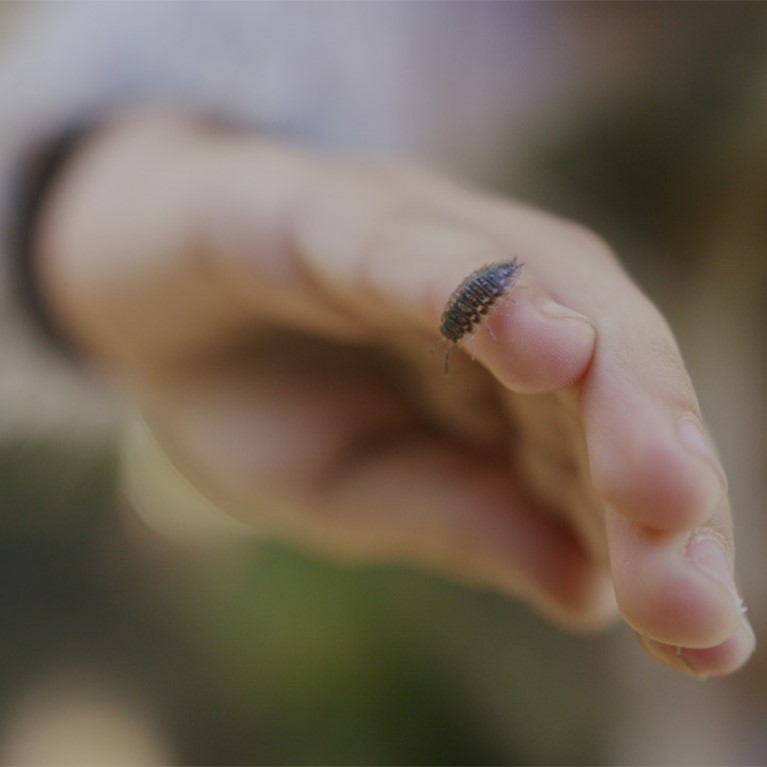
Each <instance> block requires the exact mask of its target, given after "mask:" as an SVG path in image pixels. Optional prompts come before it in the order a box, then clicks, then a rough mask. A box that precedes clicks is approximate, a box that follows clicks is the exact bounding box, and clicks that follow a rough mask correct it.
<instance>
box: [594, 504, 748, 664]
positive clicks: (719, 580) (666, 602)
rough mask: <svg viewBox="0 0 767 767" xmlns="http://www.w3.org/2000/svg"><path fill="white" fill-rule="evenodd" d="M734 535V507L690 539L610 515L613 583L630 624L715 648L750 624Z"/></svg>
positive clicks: (681, 643) (679, 643)
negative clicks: (738, 573) (740, 586)
mask: <svg viewBox="0 0 767 767" xmlns="http://www.w3.org/2000/svg"><path fill="white" fill-rule="evenodd" d="M730 530H731V525H730V521H729V510H728V508H727V507H726V504H723V506H722V508H721V509H720V510H719V512H718V513H717V515H716V516H715V518H714V519H713V520H712V521H711V522H710V523H709V524H708V525H706V526H704V527H701V528H698V529H696V530H694V531H692V532H686V533H665V532H660V531H653V530H649V529H647V528H644V527H641V526H640V525H637V524H636V523H635V522H633V521H632V520H629V519H626V518H625V517H624V516H622V515H620V514H617V513H614V512H609V513H608V515H607V539H608V547H609V550H610V560H611V563H612V571H613V581H614V584H615V593H616V598H617V600H618V604H619V605H620V608H621V612H622V613H623V615H624V617H625V619H626V621H627V622H628V623H629V624H630V625H631V626H632V627H633V628H634V629H635V630H636V631H637V632H638V633H640V634H642V635H643V636H645V637H647V638H648V639H650V640H653V641H655V642H656V643H660V644H665V645H671V646H674V647H682V648H692V649H707V648H714V647H717V646H719V645H722V643H725V642H727V641H728V640H730V639H731V638H732V637H733V636H735V635H736V633H737V632H738V631H739V630H740V629H741V628H742V624H743V623H744V620H745V618H744V615H743V603H742V600H741V599H740V596H739V594H738V590H737V587H736V585H735V580H734V577H733V558H734V557H733V545H732V539H731V533H730ZM741 649H742V648H741Z"/></svg>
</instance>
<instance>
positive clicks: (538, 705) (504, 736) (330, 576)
mask: <svg viewBox="0 0 767 767" xmlns="http://www.w3.org/2000/svg"><path fill="white" fill-rule="evenodd" d="M115 469H116V459H115V455H114V454H113V453H112V452H111V451H109V450H100V451H99V450H79V451H78V450H73V448H72V446H70V445H51V444H45V443H28V444H19V443H14V444H6V445H4V446H2V448H0V506H1V507H2V509H3V513H2V515H0V609H1V610H2V615H3V616H4V621H3V623H4V628H3V631H2V632H0V657H2V658H3V659H4V661H3V663H2V664H0V713H1V712H2V711H7V710H8V706H9V704H10V703H11V702H12V701H13V700H14V698H15V696H16V695H17V694H18V692H19V691H20V690H22V689H23V688H24V685H25V684H26V683H27V682H28V681H29V680H30V679H33V678H37V677H40V676H41V675H42V676H44V675H45V673H46V671H47V670H55V669H56V667H57V666H58V665H59V664H61V663H65V662H67V661H78V662H80V663H84V664H86V665H88V666H91V667H95V668H97V669H99V670H100V671H101V672H102V673H105V674H107V675H109V676H112V677H114V678H115V679H116V680H118V681H121V682H122V683H124V684H127V685H129V686H130V687H131V688H133V689H135V690H137V691H138V692H140V693H141V696H142V697H143V698H144V699H146V700H149V701H151V702H152V710H153V711H154V712H156V716H157V717H158V719H159V721H160V722H161V724H162V726H163V727H164V728H165V730H166V731H167V732H168V733H169V734H170V737H171V742H172V743H173V744H174V746H175V748H176V751H177V753H178V754H179V761H180V762H181V763H184V764H213V763H218V764H220V763H227V764H403V763H411V764H480V763H481V764H522V763H558V762H562V761H567V762H568V763H572V764H578V763H581V764H591V763H596V762H597V761H598V755H599V754H598V747H599V730H598V722H599V720H600V718H601V717H600V715H599V711H600V709H601V707H602V705H603V701H602V700H601V698H600V695H599V693H598V690H599V685H598V684H597V681H598V676H599V665H598V663H597V661H596V659H595V656H594V654H593V652H592V651H593V650H594V649H595V646H597V647H598V642H596V645H594V644H591V645H588V647H587V644H588V643H585V642H583V640H577V639H574V638H568V637H564V636H562V635H561V634H560V633H559V632H557V631H555V630H554V629H550V628H548V627H546V626H545V625H544V624H543V622H542V621H539V620H538V619H536V618H535V617H533V616H532V615H530V614H529V613H528V612H527V611H526V610H525V609H524V608H520V607H517V606H514V605H513V604H511V603H510V602H509V601H507V600H505V599H503V598H501V597H498V596H495V595H492V594H488V593H483V592H478V591H474V590H471V589H467V588H463V587H461V586H458V585H455V584H450V583H448V582H445V581H442V580H441V579H439V578H436V577H431V576H429V575H426V574H422V573H416V572H411V571H408V570H405V569H401V568H397V567H384V566H381V567H367V568H349V567H343V566H340V565H335V564H332V563H329V562H327V561H323V560H319V559H316V558H314V557H312V556H310V555H308V554H305V553H301V552H297V551H294V550H292V549H290V548H287V547H283V546H280V545H277V544H271V543H266V542H260V541H255V542H254V541H243V542H242V543H240V544H234V545H233V547H232V549H231V550H228V551H227V552H225V554H223V555H221V554H220V553H219V554H215V555H211V556H202V558H201V557H200V555H199V553H193V552H179V551H172V550H165V549H164V548H163V544H161V543H159V542H155V543H156V546H155V548H156V550H153V551H150V552H149V553H147V551H145V550H144V549H143V547H142V546H140V545H136V540H135V536H133V535H131V534H129V528H130V525H129V526H128V527H127V528H126V525H125V524H124V519H125V515H124V514H120V513H119V504H118V503H117V501H116V496H115V488H116V471H115ZM142 534H145V535H149V533H148V532H147V531H143V533H142ZM151 548H152V547H150V549H151ZM584 689H587V690H588V691H589V695H588V698H587V699H584V696H583V694H582V690H584Z"/></svg>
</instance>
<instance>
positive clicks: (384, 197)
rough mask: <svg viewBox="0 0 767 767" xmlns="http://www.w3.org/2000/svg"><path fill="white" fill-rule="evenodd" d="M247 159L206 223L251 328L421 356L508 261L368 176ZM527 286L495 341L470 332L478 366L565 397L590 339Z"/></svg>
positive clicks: (272, 158)
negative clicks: (456, 300) (391, 347)
mask: <svg viewBox="0 0 767 767" xmlns="http://www.w3.org/2000/svg"><path fill="white" fill-rule="evenodd" d="M242 162H245V163H246V165H245V167H246V168H250V171H249V172H243V164H242ZM242 162H240V163H238V164H236V166H234V167H232V168H230V169H229V172H228V173H221V175H223V176H224V177H225V179H226V181H225V182H218V183H217V184H216V188H218V189H219V192H218V193H217V196H218V197H219V198H222V199H224V200H226V204H217V205H216V206H214V208H213V211H214V213H213V214H211V212H208V213H206V214H205V215H203V216H201V218H203V219H205V220H207V221H208V223H207V224H206V225H205V226H204V227H203V230H204V231H205V232H206V234H205V237H204V239H205V240H206V241H207V242H208V243H209V244H208V246H207V247H206V248H205V250H206V252H217V253H219V254H221V258H220V262H219V266H221V268H222V269H223V270H224V272H226V273H227V274H228V280H227V282H228V284H229V285H230V290H231V292H233V293H234V294H235V296H236V297H235V299H234V304H235V305H236V306H239V307H241V308H242V309H241V310H242V311H245V312H247V313H249V314H250V315H251V316H252V317H254V318H256V319H257V318H260V319H262V320H265V321H269V322H271V323H278V324H281V325H288V326H292V327H297V328H301V329H302V330H306V331H308V332H312V333H314V334H317V333H321V334H325V335H326V336H327V337H330V338H334V339H349V338H360V339H364V340H367V341H369V340H379V341H380V340H385V341H391V340H392V339H399V338H402V337H410V338H417V339H419V340H420V341H421V343H422V345H423V348H424V349H427V350H428V348H429V346H431V344H432V343H433V341H432V340H430V339H434V338H437V337H439V335H438V334H439V328H440V321H441V315H442V312H443V309H444V307H445V304H446V302H447V300H448V299H449V298H450V295H451V293H452V292H453V291H454V290H455V288H456V287H457V286H458V285H459V284H460V283H461V281H462V280H463V279H464V278H465V277H466V276H467V275H469V274H471V273H472V272H473V271H474V270H476V269H478V268H479V267H482V266H484V265H486V264H488V263H490V262H493V261H509V260H511V259H513V258H514V257H515V255H517V254H516V253H515V252H514V250H513V249H511V248H509V247H508V246H507V245H506V244H504V243H501V242H499V241H498V240H497V238H493V237H492V236H489V235H488V234H487V233H486V232H484V231H482V230H481V229H478V228H477V227H476V226H473V225H472V226H469V225H466V224H456V223H455V222H454V221H453V220H452V218H451V217H450V216H444V215H443V214H441V213H439V212H435V211H434V210H433V206H432V205H431V203H430V201H429V200H421V199H419V200H415V199H414V198H413V196H412V194H411V193H410V190H409V188H408V186H407V184H398V183H392V182H391V181H387V180H385V179H382V177H381V176H380V174H376V173H372V172H370V170H369V169H367V168H360V167H355V166H352V165H351V164H344V163H341V162H338V161H335V162H329V161H323V160H321V159H318V158H314V157H310V156H309V157H307V156H304V155H300V154H299V153H296V152H291V151H288V150H279V149H276V148H274V149H272V150H271V151H265V152H260V153H258V152H256V153H254V152H253V148H252V147H250V150H249V152H245V153H244V157H243V160H242ZM235 168H236V172H235ZM215 211H218V213H216V212H215ZM222 265H223V266H222ZM522 282H523V283H524V289H523V290H522V289H521V290H514V291H513V295H510V296H509V298H510V299H511V300H509V301H504V302H502V305H500V304H499V306H498V307H496V308H497V309H498V311H497V312H496V313H495V314H494V316H493V317H492V318H491V319H490V321H489V323H488V324H490V325H491V326H492V327H491V328H490V330H489V331H486V328H485V325H484V323H482V326H481V327H479V326H478V328H477V333H476V355H477V356H478V358H479V359H480V360H481V361H482V362H483V363H485V364H486V365H487V366H488V367H489V368H490V369H491V370H492V371H493V372H494V373H495V374H496V375H497V376H498V377H499V378H500V379H501V380H503V382H504V383H505V384H506V385H507V386H509V387H510V388H513V389H514V390H515V391H530V392H535V391H548V390H552V389H555V388H561V387H563V386H566V385H568V384H570V383H572V382H573V381H575V380H577V379H578V378H579V377H580V376H581V375H582V374H583V371H584V370H585V369H586V367H587V366H588V364H589V361H590V359H591V356H592V354H593V348H594V331H593V328H591V327H590V325H589V324H588V322H587V321H586V320H585V319H584V318H583V317H582V316H579V315H578V313H577V312H574V311H573V310H564V309H563V308H562V307H558V306H556V305H555V304H554V303H553V302H550V301H547V296H546V295H545V291H544V289H543V287H542V286H541V285H540V284H539V283H536V282H535V279H534V275H533V274H532V273H531V274H529V275H528V273H527V271H526V270H525V269H523V271H522ZM228 292H230V291H227V293H228ZM493 334H495V336H496V339H497V340H494V339H493ZM473 349H474V346H472V349H471V350H470V351H472V350H473ZM434 367H435V373H436V372H439V365H438V360H437V359H435V366H434Z"/></svg>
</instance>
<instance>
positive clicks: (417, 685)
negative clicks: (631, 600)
mask: <svg viewBox="0 0 767 767" xmlns="http://www.w3.org/2000/svg"><path fill="white" fill-rule="evenodd" d="M174 5H175V4H169V5H168V7H171V8H172V7H173V6H174ZM196 5H203V6H205V5H206V4H205V3H202V4H196ZM288 5H289V6H291V8H292V10H290V11H289V13H292V14H294V18H293V19H292V24H293V26H294V27H295V26H296V25H297V26H301V25H302V24H308V23H309V22H308V21H307V18H308V13H309V12H308V11H307V8H306V6H304V5H302V4H300V3H298V4H288ZM321 5H322V4H321ZM397 5H399V4H397ZM410 5H411V4H404V5H403V6H402V7H405V6H410ZM428 5H429V8H428V10H427V9H426V8H425V7H424V6H422V5H420V4H414V5H413V8H415V10H413V9H412V8H411V9H409V10H398V11H386V12H383V11H381V9H380V7H378V6H377V5H376V4H362V10H361V11H359V10H358V11H355V12H354V13H356V14H357V15H359V16H363V15H365V14H367V15H368V16H369V17H370V19H371V21H370V25H371V26H370V29H375V28H376V25H377V24H378V23H379V22H381V21H382V19H380V18H378V17H379V16H382V14H383V15H386V16H387V18H388V16H392V15H394V16H396V19H395V21H393V22H392V20H391V19H389V21H386V19H383V21H386V23H391V24H392V28H396V27H397V25H398V24H402V25H405V26H403V27H402V30H403V32H402V34H403V37H402V39H403V40H404V41H405V42H407V43H408V44H410V45H411V46H412V45H414V44H415V47H416V48H417V49H418V56H417V57H416V58H415V59H408V61H409V62H411V63H413V66H415V65H416V64H418V65H419V66H420V67H421V69H419V72H421V70H423V72H425V74H422V75H419V77H420V79H418V78H417V80H418V84H419V86H420V87H421V88H422V90H421V93H422V94H425V95H422V98H421V101H418V102H417V103H418V108H417V109H416V107H415V106H414V105H415V104H416V101H415V100H413V99H411V100H410V101H408V102H407V103H409V104H410V105H411V107H412V108H411V109H410V110H408V109H404V110H402V111H400V112H398V113H395V114H394V116H393V117H392V120H395V118H396V119H397V120H398V121H399V125H400V128H398V129H397V130H393V129H392V130H390V131H389V132H388V133H386V135H385V136H384V138H380V136H378V137H377V138H376V141H378V142H379V144H380V145H381V146H383V147H384V148H386V149H394V150H399V149H402V150H403V152H404V153H407V154H415V155H418V156H419V157H422V158H425V159H426V160H427V161H428V162H431V163H432V164H434V165H437V166H442V167H445V168H446V169H447V170H450V171H452V172H453V173H454V174H458V175H462V176H464V177H466V178H467V179H469V180H471V181H473V182H477V181H481V182H482V183H483V184H484V185H485V186H487V187H490V188H493V189H495V190H496V191H498V192H501V193H503V194H508V195H510V196H514V197H517V198H520V199H526V200H528V201H531V202H534V203H536V204H538V205H541V206H544V207H546V208H548V209H551V210H553V211H555V212H557V213H560V214H562V215H565V216H567V217H569V218H574V219H577V220H579V221H581V222H583V223H584V224H586V225H588V226H590V227H592V228H594V229H595V230H597V231H599V232H600V233H602V234H603V235H604V236H605V237H606V238H607V239H608V240H609V241H610V242H611V243H612V245H613V246H614V247H615V249H616V251H617V252H618V253H619V254H620V256H621V258H622V259H623V261H624V263H625V264H626V266H627V268H628V269H629V271H630V272H631V273H632V274H633V275H634V277H635V278H636V279H637V281H638V282H639V283H640V284H641V285H642V286H643V287H644V289H645V290H646V291H647V292H648V293H649V294H650V295H651V296H652V297H653V299H654V300H655V301H656V303H658V304H659V305H660V307H661V309H662V310H663V311H664V312H665V314H666V315H667V317H668V318H669V320H670V322H671V325H672V327H673V328H674V330H675V332H676V333H677V336H678V339H679V342H680V345H681V347H682V350H683V353H684V355H685V358H686V361H687V363H688V366H689V368H690V370H691V372H692V377H693V380H694V381H695V382H696V385H697V387H698V391H699V394H700V396H701V400H702V405H703V411H704V414H705V415H706V417H707V420H708V422H709V424H710V427H711V430H712V432H713V434H714V435H715V436H716V438H717V441H718V444H719V447H720V449H721V453H722V456H723V461H724V463H725V466H726V467H727V470H728V474H729V477H730V483H731V492H732V499H733V504H734V509H735V513H736V518H737V523H738V525H737V530H736V532H737V544H738V550H739V565H740V572H741V579H742V590H743V593H744V595H745V598H746V602H747V604H749V606H750V608H751V611H750V616H751V619H752V621H753V623H754V626H755V629H756V631H757V636H759V635H760V634H761V635H764V630H765V628H766V627H767V626H766V624H767V609H766V608H765V603H766V599H765V597H766V596H767V594H766V593H765V592H766V591H767V573H766V572H765V564H764V561H765V557H764V555H763V550H764V548H765V546H767V525H766V523H765V515H764V511H763V507H764V501H765V497H767V493H766V492H765V491H766V490H767V488H766V487H765V485H766V484H767V472H765V471H764V457H765V444H766V442H767V407H765V401H766V400H767V396H766V395H767V257H766V255H765V245H766V243H767V174H766V173H765V170H766V169H767V130H765V126H766V125H767V48H765V46H764V40H765V37H766V35H767V5H765V4H718V3H707V4H695V3H685V4H655V3H653V4H644V3H637V4H635V3H617V4H601V3H599V4H589V3H582V4H558V3H557V4H538V3H531V4H524V3H514V4H508V5H506V4H503V3H493V4H488V5H485V4H476V3H475V4H464V3H452V4H450V5H449V6H448V5H442V4H439V3H437V4H428ZM472 5H473V6H474V7H473V8H472V7H471V6H472ZM483 6H484V8H483ZM230 7H236V6H230ZM330 7H331V6H330V5H325V6H324V8H325V10H328V9H329V8H330ZM477 7H479V8H480V10H477ZM134 8H135V6H134ZM185 8H188V7H187V6H184V5H183V4H181V5H179V6H178V7H177V8H176V9H175V10H173V11H171V13H172V14H177V15H178V14H182V15H183V14H184V13H190V12H191V11H188V10H185ZM365 9H367V10H365ZM45 10H46V9H45V7H44V6H37V9H36V11H35V13H36V14H37V15H38V16H40V17H42V16H44V15H45ZM336 11H337V7H336ZM336 11H334V12H336ZM124 12H126V13H129V14H130V13H136V14H138V13H139V12H138V11H130V10H129V11H124ZM320 12H322V11H320ZM63 13H66V11H64V12H63ZM79 13H80V15H81V16H82V17H83V18H85V17H87V16H88V13H89V11H88V10H87V8H86V10H85V11H83V8H82V7H81V8H80V9H79ZM197 13H200V11H197ZM281 13H282V15H283V16H286V15H287V14H288V11H283V12H281ZM315 13H316V11H315ZM408 14H410V15H411V16H412V18H408V17H407V15H408ZM28 15H29V11H28V7H27V6H24V5H22V4H20V3H3V4H0V29H1V30H2V31H1V32H0V54H2V52H3V51H4V49H5V48H10V47H13V46H22V47H23V46H24V45H30V46H34V45H35V44H37V45H39V44H40V43H39V41H38V42H37V43H35V42H34V34H33V33H30V31H29V30H30V29H32V30H33V32H34V27H35V26H36V25H37V24H38V22H37V21H35V22H34V23H30V22H29V20H28V19H27V18H26V17H27V16H28ZM288 20H289V21H291V20H290V19H288ZM283 22H284V19H283ZM360 23H361V24H363V27H362V28H365V29H368V27H365V26H364V24H367V23H368V21H367V20H365V21H364V23H363V22H362V21H360ZM499 30H500V32H502V33H503V34H505V35H506V37H504V36H503V35H502V34H500V33H499ZM166 32H167V29H166ZM308 33H311V29H309V32H308ZM30 35H31V37H30V39H31V40H33V42H29V43H27V42H26V41H27V36H30ZM421 36H423V37H421ZM504 40H505V42H504ZM362 41H363V43H364V42H365V40H364V38H362ZM161 42H162V40H161ZM347 42H348V44H349V54H348V55H349V57H350V61H354V57H355V56H358V55H360V52H359V50H358V49H359V47H360V45H359V42H360V39H359V38H357V39H356V44H355V40H347ZM277 44H279V40H278V41H277ZM362 47H364V45H363V46H362ZM171 48H172V46H171ZM512 49H513V50H512ZM2 61H3V58H2V56H1V55H0V67H1V66H2ZM414 62H415V63H414ZM160 64H161V62H160ZM154 65H158V66H159V64H158V63H157V62H156V61H155V62H154ZM482 67H484V68H485V69H482ZM16 74H17V73H16V72H15V71H11V69H10V65H7V66H6V69H5V70H0V83H2V86H0V99H2V100H3V101H4V102H5V103H6V106H3V107H2V110H3V114H5V113H6V111H7V110H8V109H16V108H18V106H17V102H18V99H16V102H14V98H15V96H17V95H18V89H23V88H24V87H25V82H24V81H23V80H19V79H18V78H17V76H16ZM462 78H463V79H462ZM429 83H433V84H434V87H433V88H428V89H424V86H425V85H427V84H429ZM214 85H215V83H214ZM206 87H208V86H206ZM376 87H377V85H376V81H375V80H373V81H372V82H371V83H370V87H369V89H368V90H369V91H371V92H372V94H373V95H372V96H369V97H370V98H373V99H375V96H376V95H377V91H376ZM386 87H393V88H395V90H396V83H395V86H391V85H389V86H386ZM402 87H403V88H405V87H406V86H404V85H403V86H402ZM407 87H412V85H410V86H407ZM9 89H11V90H9ZM385 91H386V88H385V87H384V86H381V99H385V98H388V99H389V102H387V103H394V102H392V101H391V98H392V97H391V96H390V95H389V96H387V93H386V92H385ZM464 91H466V93H464ZM14 94H15V96H14ZM50 96H51V98H54V95H53V94H50ZM466 99H468V100H469V102H468V103H464V102H465V101H466ZM7 104H10V106H7ZM415 112H418V115H417V118H418V119H417V120H416V119H415V117H413V114H414V113H415ZM409 120H410V122H409ZM387 130H388V128H387ZM2 131H3V127H2V125H0V142H2V141H3V140H4V137H3V135H2ZM319 134H322V131H319ZM381 135H383V134H381ZM338 142H339V143H340V144H341V145H343V143H344V139H343V137H341V138H340V139H339V140H338ZM358 143H359V144H360V145H364V142H363V141H359V142H358ZM354 148H359V147H354ZM376 148H378V147H376ZM0 320H1V321H2V327H1V328H0V360H2V362H0V411H2V415H0V510H1V512H0V552H1V553H0V615H2V619H3V620H2V630H0V659H1V660H0V762H1V763H3V764H43V763H44V764H86V763H92V764H125V763H133V764H154V763H157V764H159V763H164V764H203V763H209V764H210V763H219V764H221V763H228V764H266V763H271V764H405V763H409V764H488V765H489V764H592V765H596V764H636V763H642V764H678V765H686V764H690V765H704V764H729V765H739V764H743V765H746V764H764V763H767V728H765V726H764V723H765V721H767V656H766V655H765V653H764V652H763V651H760V650H757V654H756V655H755V657H754V658H753V659H752V661H751V662H750V663H749V665H748V666H746V668H745V669H744V670H742V671H741V672H739V673H738V674H736V675H735V676H733V677H732V678H728V679H726V680H721V681H709V682H707V683H706V684H701V683H699V682H696V681H693V680H689V679H686V678H682V677H681V675H678V674H676V673H674V672H672V671H669V670H666V669H664V668H661V667H659V666H657V665H656V664H655V663H653V662H652V661H650V660H648V659H647V658H645V657H644V655H643V653H642V652H641V651H640V649H639V647H638V645H637V644H636V643H635V641H634V640H633V637H632V636H631V635H630V632H629V631H628V630H627V629H625V628H618V629H616V630H614V631H612V632H608V633H607V634H605V635H602V636H598V637H594V638H583V637H572V636H568V635H565V634H563V633H561V632H559V631H557V630H555V629H552V628H550V627H549V626H548V625H546V624H545V623H543V622H542V621H541V620H540V619H538V618H537V617H535V616H534V615H532V614H531V613H530V612H529V611H528V610H527V609H526V608H524V607H520V606H518V605H515V604H513V603H510V602H508V601H506V600H504V599H503V598H501V597H498V596H496V595H494V594H491V593H485V592H481V591H477V590H472V589H469V588H466V587H463V586H461V585H457V584H453V583H449V582H446V581H444V580H441V579H439V578H436V577H432V576H429V575H426V574H423V573H420V572H415V571H410V570H406V569H403V568H394V567H367V568H361V569H360V568H358V569H352V568H347V567H344V566H340V565H337V564H334V563H332V562H328V561H325V560H322V559H318V558H315V557H314V556H312V555H311V554H309V553H306V552H301V551H296V550H293V549H291V548H289V547H286V546H282V545H279V544H276V543H273V542H269V541H265V540H262V539H260V538H258V536H257V535H256V534H254V533H250V532H243V531H242V530H239V529H238V528H236V527H235V526H234V524H233V523H231V524H230V523H227V522H226V521H222V520H221V519H220V518H219V517H217V516H216V515H215V513H213V512H212V511H211V510H210V509H207V508H206V505H205V502H204V501H203V500H202V499H200V498H197V497H196V496H195V495H194V493H193V492H192V491H191V490H190V489H189V488H188V487H185V486H184V484H183V482H182V481H181V480H179V479H178V478H177V477H175V476H174V474H173V470H172V468H170V467H169V466H167V465H166V464H165V463H164V459H163V457H162V456H161V455H159V454H155V453H153V452H152V450H151V448H150V447H147V446H146V440H145V434H143V432H142V429H141V426H140V424H137V423H135V422H133V423H132V425H130V426H129V427H126V426H125V423H126V422H132V421H133V419H132V417H131V415H130V413H129V412H128V408H127V407H126V406H125V405H124V404H123V403H120V402H119V401H118V398H117V397H116V396H115V395H114V394H112V393H110V392H109V390H108V387H107V386H105V385H104V384H103V383H102V382H98V381H94V380H92V378H90V377H89V376H88V375H86V374H84V373H82V372H80V371H76V370H73V369H72V368H71V367H70V366H68V365H67V364H66V363H63V362H61V361H59V360H56V359H52V358H51V356H50V355H48V354H46V352H45V350H44V349H43V348H42V347H41V345H40V344H38V343H37V342H36V341H35V340H34V339H33V338H31V337H29V334H28V333H27V331H26V330H25V329H24V328H23V323H20V322H19V319H18V318H17V317H16V316H14V315H13V313H12V312H11V311H10V309H6V308H5V307H4V308H2V310H0Z"/></svg>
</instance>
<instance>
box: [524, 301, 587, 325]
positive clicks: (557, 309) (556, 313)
mask: <svg viewBox="0 0 767 767" xmlns="http://www.w3.org/2000/svg"><path fill="white" fill-rule="evenodd" d="M535 307H536V309H538V311H539V312H540V313H541V314H542V315H544V317H548V318H549V319H552V320H560V319H567V320H579V321H580V322H584V323H585V324H586V325H588V326H589V327H590V328H593V327H594V326H593V325H592V323H591V322H589V320H588V318H586V317H584V316H583V315H582V314H579V313H578V312H576V311H575V310H574V309H570V308H568V307H567V306H563V305H562V304H559V303H557V302H556V301H554V300H553V299H551V298H549V297H548V296H540V295H539V296H536V298H535Z"/></svg>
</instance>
